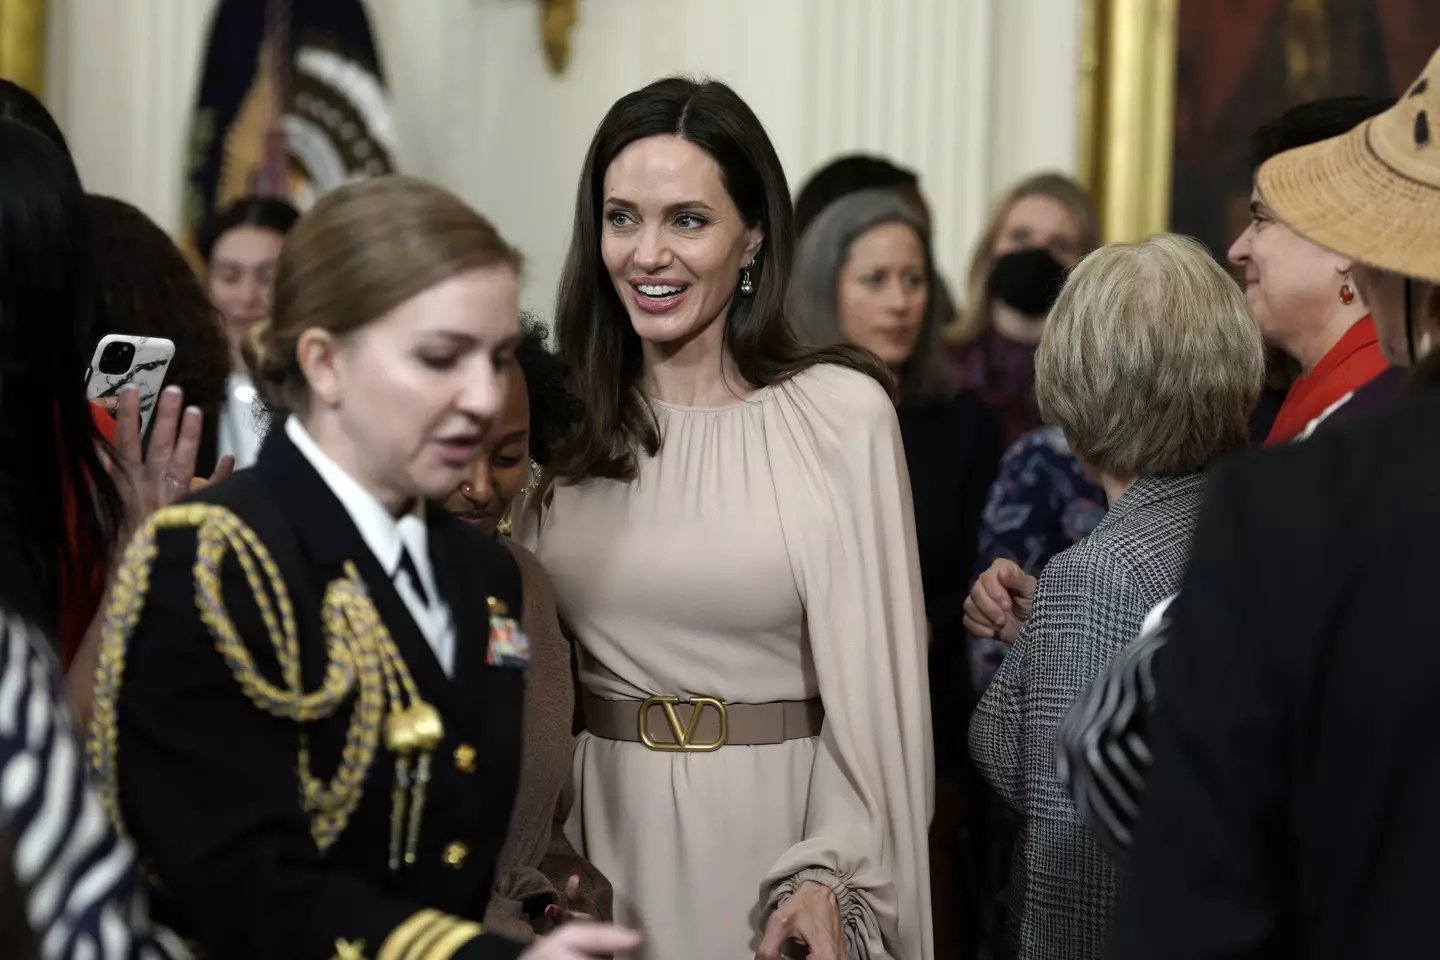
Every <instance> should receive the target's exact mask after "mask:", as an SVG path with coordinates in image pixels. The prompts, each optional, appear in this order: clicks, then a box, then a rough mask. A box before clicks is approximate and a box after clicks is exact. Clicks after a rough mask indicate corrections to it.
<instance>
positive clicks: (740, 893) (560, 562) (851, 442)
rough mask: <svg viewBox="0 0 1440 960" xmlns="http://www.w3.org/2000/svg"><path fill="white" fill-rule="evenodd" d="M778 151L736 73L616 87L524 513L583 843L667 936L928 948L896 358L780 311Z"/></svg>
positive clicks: (576, 244) (564, 301)
mask: <svg viewBox="0 0 1440 960" xmlns="http://www.w3.org/2000/svg"><path fill="white" fill-rule="evenodd" d="M793 252H794V237H793V229H792V224H791V209H790V200H789V195H788V192H787V189H786V183H785V176H784V172H783V170H782V169H781V166H780V162H779V159H778V158H777V157H776V155H775V151H774V148H773V147H772V146H771V144H770V141H769V139H768V138H767V136H766V135H765V132H764V129H763V128H762V127H761V125H760V122H759V121H758V120H757V119H756V117H755V115H754V114H753V113H752V112H751V111H750V109H749V108H748V107H747V106H746V105H745V104H744V102H743V101H741V100H740V98H739V97H737V96H736V95H735V93H734V92H733V91H732V90H730V88H728V87H726V86H725V85H723V84H721V83H717V82H705V83H696V82H691V81H688V80H680V79H670V80H662V81H658V82H656V83H654V84H651V85H650V86H648V87H646V88H645V89H643V90H640V91H638V92H637V93H633V94H630V95H628V96H626V97H624V98H622V99H621V100H620V101H618V102H617V103H616V104H615V106H614V107H612V108H611V110H610V112H609V114H608V115H607V116H606V117H605V119H604V120H603V121H602V123H601V124H600V127H599V129H598V130H597V132H596V134H595V139H594V141H593V142H592V144H591V146H590V150H589V153H588V155H587V158H586V161H585V166H584V169H583V171H582V173H581V177H580V185H579V190H578V198H577V209H576V218H575V234H574V238H573V241H572V245H571V249H570V255H569V260H568V263H567V266H566V270H565V274H564V278H563V279H562V281H561V287H560V297H559V303H558V307H557V317H556V325H557V332H558V335H559V343H558V346H559V352H560V354H561V356H562V358H563V359H565V360H566V361H567V362H568V363H569V365H570V368H571V370H572V371H573V382H574V386H575V390H576V393H577V395H578V396H579V398H580V400H581V402H582V404H583V405H584V411H585V416H584V419H583V420H582V421H581V423H580V424H579V425H578V427H577V430H576V432H575V435H574V436H573V438H572V439H571V440H570V441H569V442H568V443H567V444H566V445H565V446H564V447H563V448H562V449H561V451H560V452H559V455H558V456H557V459H556V462H555V464H554V470H553V474H554V478H553V480H547V482H542V484H541V485H540V487H539V489H538V490H537V491H535V492H534V493H533V494H532V495H531V496H530V497H529V498H528V499H527V501H526V504H525V509H524V510H523V511H522V513H521V516H520V517H519V518H518V519H517V523H516V536H517V537H519V538H520V539H521V540H522V542H524V543H526V544H527V545H528V546H530V547H531V548H532V549H533V550H534V551H535V553H536V554H537V556H538V557H539V558H540V560H541V562H542V563H543V564H544V565H545V568H546V570H547V572H548V573H549V574H550V576H551V579H552V581H553V582H554V585H555V592H556V596H557V599H558V601H559V607H560V614H561V618H562V619H563V620H564V621H565V622H566V623H567V624H568V626H569V627H570V628H571V629H572V630H573V631H574V634H575V636H576V638H577V640H578V641H579V645H580V659H579V672H580V679H581V685H582V690H581V698H582V706H583V710H584V713H585V721H586V727H587V731H586V733H584V734H583V735H582V736H581V738H580V740H579V741H578V744H577V750H576V758H575V776H576V789H577V793H578V797H577V802H576V805H575V807H574V809H573V811H572V813H571V817H570V822H569V824H568V830H569V832H570V834H571V838H572V840H573V841H574V842H575V844H576V847H577V848H578V849H579V850H580V851H581V852H582V853H583V854H584V855H585V856H586V858H587V859H589V860H590V861H591V862H593V863H594V864H595V865H596V866H597V867H598V868H599V869H600V870H601V871H602V872H603V873H604V874H605V875H606V876H607V877H609V878H610V880H611V882H612V883H613V884H614V887H615V913H616V919H617V921H619V922H622V923H625V924H631V925H638V926H640V927H642V928H643V929H644V931H645V934H646V947H645V950H644V952H643V953H642V954H640V956H643V957H644V958H646V960H661V958H664V960H670V958H679V957H685V958H690V960H745V958H750V957H760V958H764V960H768V958H774V957H778V956H780V955H781V951H782V948H783V947H784V945H785V943H786V941H789V940H795V941H799V942H800V943H801V944H803V945H804V946H805V948H806V949H807V950H808V954H809V956H811V957H813V958H817V960H843V958H846V957H849V958H870V960H879V958H897V960H898V958H903V960H929V958H930V957H931V956H932V950H931V935H930V901H929V890H928V864H927V857H926V828H927V824H928V820H929V816H930V799H931V786H932V763H931V746H930V732H929V731H930V727H929V702H928V697H929V694H928V689H927V685H926V674H925V655H926V650H925V613H924V608H923V604H922V599H921V590H920V578H919V568H918V560H917V552H916V545H915V530H914V519H913V516H912V510H911V499H910V483H909V478H908V476H907V474H906V471H905V461H904V455H903V452H902V449H901V445H900V433H899V428H898V426H897V422H896V415H895V409H894V406H893V404H892V402H891V399H890V396H889V395H888V393H887V386H888V384H889V374H888V373H887V371H886V370H885V369H884V368H883V366H881V365H880V364H879V362H878V361H877V360H876V359H875V358H874V357H873V356H872V355H871V354H869V353H867V352H865V351H862V350H859V349H857V348H854V347H848V346H833V347H824V348H809V349H807V348H803V347H801V346H800V345H799V344H798V343H797V342H796V340H795V339H794V337H793V335H792V333H791V332H790V330H789V328H788V326H787V325H786V323H785V320H784V314H783V304H784V300H785V294H786V285H787V281H788V278H789V269H790V262H791V259H792V256H793Z"/></svg>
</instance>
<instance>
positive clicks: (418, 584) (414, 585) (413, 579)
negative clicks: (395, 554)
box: [400, 547, 430, 609]
mask: <svg viewBox="0 0 1440 960" xmlns="http://www.w3.org/2000/svg"><path fill="white" fill-rule="evenodd" d="M400 570H401V571H402V572H403V573H404V574H405V576H407V577H409V578H410V589H412V590H414V591H415V596H417V597H419V598H420V602H421V603H422V604H424V605H425V607H426V608H427V609H428V608H429V606H430V595H429V594H428V593H426V592H425V583H424V581H422V580H421V579H420V570H419V569H418V568H417V567H416V566H415V560H414V559H413V558H412V557H411V556H410V551H409V550H406V549H405V548H404V547H401V548H400Z"/></svg>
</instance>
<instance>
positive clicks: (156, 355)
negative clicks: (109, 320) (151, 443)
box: [85, 333, 175, 436]
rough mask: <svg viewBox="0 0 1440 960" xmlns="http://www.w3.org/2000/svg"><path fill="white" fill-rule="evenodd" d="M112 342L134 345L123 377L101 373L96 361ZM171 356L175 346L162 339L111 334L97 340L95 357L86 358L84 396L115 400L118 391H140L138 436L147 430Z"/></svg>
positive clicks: (173, 354) (98, 362)
mask: <svg viewBox="0 0 1440 960" xmlns="http://www.w3.org/2000/svg"><path fill="white" fill-rule="evenodd" d="M116 341H124V342H127V343H132V344H134V345H135V357H134V359H132V360H131V361H130V369H129V370H126V371H125V372H124V373H101V372H100V357H101V356H102V355H103V354H104V352H105V348H106V347H107V346H109V345H110V344H111V343H114V342H116ZM174 356H175V344H173V343H171V342H170V341H169V340H166V339H165V338H164V337H131V336H126V335H124V334H118V333H112V334H109V335H107V336H105V337H104V338H102V339H101V340H100V343H99V345H98V346H96V347H95V355H94V356H93V357H91V358H90V375H89V379H88V380H87V381H86V384H85V396H86V397H87V398H88V399H90V400H99V399H102V398H106V397H117V396H119V395H120V388H121V387H123V386H125V385H126V384H130V383H133V384H135V385H136V386H138V387H139V388H140V435H141V436H144V435H145V431H147V430H149V429H150V416H151V414H153V413H154V412H155V404H156V402H157V401H159V399H160V389H161V387H163V386H164V385H165V371H166V370H168V369H169V367H170V360H171V358H172V357H174Z"/></svg>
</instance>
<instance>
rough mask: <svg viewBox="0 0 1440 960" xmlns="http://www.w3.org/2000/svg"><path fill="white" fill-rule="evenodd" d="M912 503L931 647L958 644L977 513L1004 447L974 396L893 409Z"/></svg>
mask: <svg viewBox="0 0 1440 960" xmlns="http://www.w3.org/2000/svg"><path fill="white" fill-rule="evenodd" d="M897 415H898V417H899V420H900V437H901V440H902V441H903V443H904V445H905V465H906V467H907V468H908V469H909V472H910V488H911V491H912V493H913V496H914V500H915V538H916V541H917V543H918V546H919V550H920V579H921V583H922V585H923V587H924V591H925V616H926V618H927V619H928V620H929V621H930V628H931V630H932V632H933V635H934V639H935V642H937V643H940V642H949V643H963V642H964V639H965V630H964V627H963V625H962V624H961V620H962V618H963V610H962V608H963V606H964V603H965V597H966V596H968V595H969V593H970V574H971V571H972V570H973V569H974V567H975V551H976V541H977V540H978V538H979V535H980V515H981V514H982V513H983V512H984V510H985V498H986V496H987V495H988V493H989V490H990V484H991V483H993V482H994V480H995V474H996V472H997V471H998V470H999V468H1000V456H1001V454H1002V453H1003V452H1004V448H1003V446H1002V444H1001V440H1000V420H999V418H998V417H997V416H996V415H995V412H994V411H993V410H991V409H990V408H989V407H988V406H986V405H985V403H984V402H983V401H982V400H981V399H980V395H979V394H978V393H976V392H975V391H974V390H961V391H960V392H959V393H957V394H955V396H954V397H952V398H951V399H949V400H947V401H945V402H944V403H939V404H934V405H928V406H913V405H910V404H905V405H902V406H901V407H900V408H899V409H898V410H897Z"/></svg>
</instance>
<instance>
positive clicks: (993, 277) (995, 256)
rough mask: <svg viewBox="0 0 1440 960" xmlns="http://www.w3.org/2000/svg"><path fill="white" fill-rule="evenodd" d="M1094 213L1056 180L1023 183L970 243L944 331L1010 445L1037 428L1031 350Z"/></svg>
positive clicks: (1091, 241) (1064, 181)
mask: <svg viewBox="0 0 1440 960" xmlns="http://www.w3.org/2000/svg"><path fill="white" fill-rule="evenodd" d="M1099 239H1100V238H1099V230H1098V227H1097V220H1096V217H1095V207H1094V205H1093V204H1091V202H1090V197H1089V196H1088V195H1087V194H1086V193H1085V191H1084V189H1083V188H1081V186H1080V185H1079V184H1078V183H1076V182H1075V181H1074V180H1072V179H1070V178H1069V177H1067V176H1063V175H1061V174H1058V173H1042V174H1038V175H1036V176H1033V177H1029V178H1027V179H1025V180H1022V181H1021V182H1020V183H1018V184H1016V185H1015V186H1014V187H1012V188H1011V189H1010V191H1009V192H1008V193H1007V194H1005V195H1004V196H1003V197H1001V198H1000V202H999V203H997V204H996V205H995V207H994V209H993V210H992V211H991V213H990V218H989V220H988V221H987V222H986V224H985V229H984V230H983V231H982V232H981V234H980V239H979V240H978V241H977V242H976V244H975V253H974V256H973V257H972V259H971V261H970V273H969V276H968V277H967V279H966V283H965V305H964V308H963V309H962V310H961V311H960V313H959V315H958V316H957V317H956V320H955V322H954V323H953V324H952V325H951V326H950V328H949V329H947V330H946V331H945V336H946V340H947V341H949V344H950V359H951V361H952V362H953V363H954V365H955V370H956V372H957V373H958V374H959V376H960V379H961V380H962V381H963V385H964V386H966V387H970V388H972V389H976V390H979V391H980V392H981V394H982V395H983V396H984V397H985V399H986V401H987V402H989V403H990V405H991V406H993V407H995V409H996V412H998V413H999V414H1000V417H1001V419H1002V421H1003V423H1004V430H1005V442H1006V444H1007V445H1008V444H1010V443H1012V442H1014V441H1015V440H1017V439H1019V438H1020V436H1021V435H1022V434H1024V433H1027V432H1028V431H1030V430H1033V429H1035V428H1036V427H1038V426H1040V423H1041V420H1040V411H1039V408H1037V407H1036V405H1035V347H1036V345H1037V344H1039V342H1040V330H1041V329H1042V328H1043V327H1044V325H1045V314H1047V313H1049V312H1050V305H1051V304H1052V303H1054V302H1055V297H1056V296H1057V295H1058V294H1059V292H1060V285H1061V284H1062V283H1063V282H1064V280H1065V272H1066V271H1067V270H1069V269H1070V268H1071V267H1072V266H1074V265H1075V264H1076V263H1077V262H1078V261H1079V260H1080V258H1081V257H1083V256H1084V255H1085V254H1086V253H1088V252H1089V251H1090V250H1092V249H1094V247H1095V246H1096V245H1097V244H1098V242H1099Z"/></svg>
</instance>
